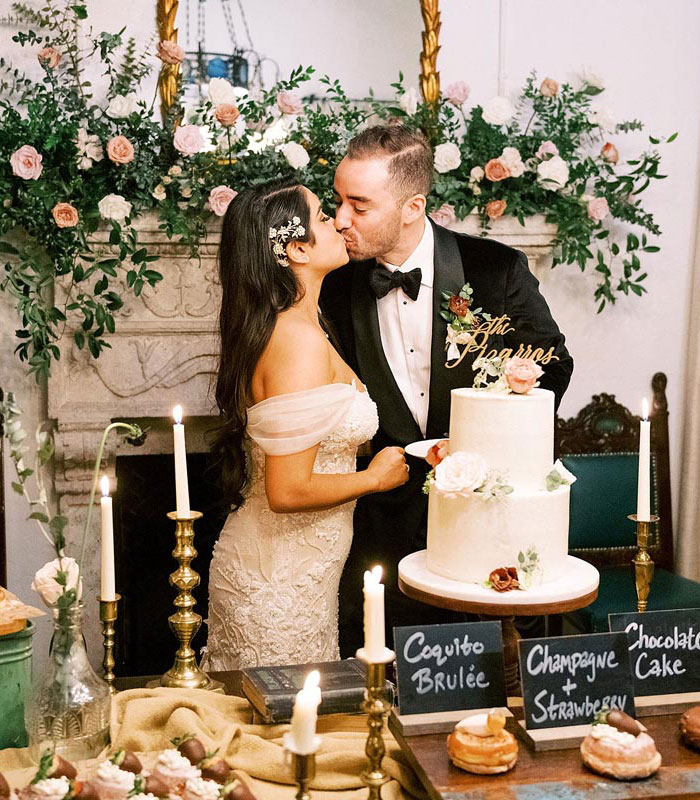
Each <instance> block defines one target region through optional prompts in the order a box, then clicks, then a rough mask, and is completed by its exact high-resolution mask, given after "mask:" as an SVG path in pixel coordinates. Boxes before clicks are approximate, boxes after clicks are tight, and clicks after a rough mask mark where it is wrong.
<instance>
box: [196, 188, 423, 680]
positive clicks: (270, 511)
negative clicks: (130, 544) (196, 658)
mask: <svg viewBox="0 0 700 800" xmlns="http://www.w3.org/2000/svg"><path fill="white" fill-rule="evenodd" d="M347 261H348V255H347V252H346V250H345V242H344V240H343V237H342V235H341V234H339V233H338V232H337V231H336V230H335V227H334V225H333V219H332V218H331V217H329V216H327V215H326V214H324V213H323V210H322V208H321V204H320V202H319V200H318V198H317V197H316V195H315V194H313V192H311V191H309V190H308V189H306V188H305V187H304V186H301V185H300V184H298V183H290V182H279V181H277V182H272V183H267V184H263V185H260V186H256V187H253V188H251V189H246V190H245V191H242V192H241V193H240V194H239V195H238V196H237V197H236V198H235V199H234V200H233V201H232V202H231V204H230V206H229V208H228V211H227V212H226V216H225V218H224V221H223V229H222V234H221V248H220V253H219V272H220V280H221V289H222V303H221V312H220V321H219V327H220V337H221V342H220V346H221V354H220V359H219V372H218V378H217V384H216V402H217V405H218V407H219V411H220V415H221V426H220V429H219V432H218V438H217V441H216V444H215V451H217V452H218V454H219V456H220V457H221V462H222V477H223V480H224V484H225V487H226V489H227V490H228V492H229V493H230V496H231V498H232V499H233V505H234V507H237V510H235V511H233V512H232V513H231V514H230V515H229V517H228V519H227V521H226V524H225V525H224V527H223V530H222V531H221V535H220V537H219V540H218V541H217V543H216V546H215V548H214V555H213V558H212V562H211V568H210V574H209V619H208V626H209V637H208V641H207V647H206V651H205V653H206V655H205V660H204V665H205V667H206V668H207V669H210V670H231V669H239V668H241V667H245V666H256V665H272V664H294V663H305V662H312V661H329V660H334V659H337V658H338V657H339V654H338V584H339V581H340V575H341V572H342V569H343V565H344V563H345V559H346V557H347V554H348V551H349V549H350V542H351V539H352V516H353V510H354V501H355V500H356V499H357V498H358V497H361V496H362V495H365V494H369V493H370V492H385V491H388V490H390V489H393V488H395V487H396V486H400V485H401V484H403V483H405V482H406V480H407V478H408V466H407V465H406V462H405V460H404V457H403V450H402V449H401V448H398V447H388V448H386V449H384V450H382V451H381V452H380V453H378V454H377V455H376V456H375V457H374V459H373V460H372V461H371V463H370V465H369V467H368V468H367V469H366V470H363V471H360V472H357V471H356V468H355V454H356V451H357V448H358V446H359V445H360V444H362V443H363V442H365V441H367V440H368V439H370V438H371V437H372V436H373V435H374V433H375V432H376V430H377V411H376V407H375V405H374V403H373V402H372V400H371V399H370V397H369V396H368V395H367V393H366V392H365V390H364V387H363V385H362V384H361V383H360V382H359V380H358V379H357V377H356V376H355V374H354V373H353V371H352V370H351V369H350V367H349V366H348V365H347V364H346V363H345V362H344V361H343V359H342V358H341V357H340V355H339V354H338V352H337V351H336V350H335V348H334V347H333V345H332V344H331V342H330V341H329V338H328V336H327V334H326V332H325V331H324V329H323V327H322V324H321V322H320V321H319V313H318V298H319V293H320V291H321V283H322V282H323V278H324V276H325V275H326V274H327V273H329V272H330V271H331V270H334V269H337V268H338V267H340V266H342V265H343V264H346V263H347ZM350 601H351V602H356V603H360V602H362V598H360V597H356V598H351V600H350Z"/></svg>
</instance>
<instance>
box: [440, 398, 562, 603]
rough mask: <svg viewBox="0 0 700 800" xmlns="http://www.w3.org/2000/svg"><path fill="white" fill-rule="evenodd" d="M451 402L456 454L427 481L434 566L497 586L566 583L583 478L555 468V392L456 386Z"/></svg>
mask: <svg viewBox="0 0 700 800" xmlns="http://www.w3.org/2000/svg"><path fill="white" fill-rule="evenodd" d="M451 400H452V405H451V414H450V439H449V445H448V452H449V454H448V455H447V456H446V457H445V458H443V459H442V460H441V461H440V462H439V463H438V464H437V465H436V466H435V468H434V470H433V472H432V473H431V474H430V476H429V478H428V481H427V482H426V491H429V496H430V497H429V511H428V540H427V567H428V569H429V570H430V571H431V572H433V573H435V574H437V575H441V576H443V577H446V578H451V579H453V580H457V581H461V582H467V583H478V584H481V585H484V584H485V585H486V586H487V587H491V588H494V589H497V590H503V589H507V588H516V587H519V588H521V589H527V588H530V587H535V586H538V585H540V584H545V583H547V582H549V581H552V580H555V579H557V578H561V577H562V573H563V571H564V569H565V563H566V559H567V550H568V533H569V484H570V483H571V482H572V481H573V480H575V478H574V476H572V475H571V474H570V473H568V472H567V471H566V470H565V469H564V468H563V466H561V465H560V464H559V463H557V464H553V455H554V394H553V393H552V392H550V391H548V390H546V389H530V391H529V392H527V393H525V394H514V393H510V392H503V393H501V392H495V391H485V390H483V389H454V390H453V391H452V398H451ZM513 568H515V569H513ZM516 571H517V573H516Z"/></svg>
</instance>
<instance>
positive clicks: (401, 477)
mask: <svg viewBox="0 0 700 800" xmlns="http://www.w3.org/2000/svg"><path fill="white" fill-rule="evenodd" d="M367 471H368V472H370V473H371V474H372V475H373V476H374V477H375V478H376V480H377V488H376V489H375V491H376V492H388V491H389V490H390V489H395V488H396V487H397V486H401V484H403V483H406V481H407V480H408V464H407V463H406V459H405V458H404V455H403V448H402V447H385V448H384V449H383V450H380V451H379V452H378V453H377V455H376V456H375V457H374V458H373V459H372V460H371V461H370V464H369V466H368V467H367Z"/></svg>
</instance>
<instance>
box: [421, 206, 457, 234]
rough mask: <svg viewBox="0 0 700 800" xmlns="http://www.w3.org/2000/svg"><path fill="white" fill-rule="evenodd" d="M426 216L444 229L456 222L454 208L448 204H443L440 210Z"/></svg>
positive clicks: (437, 209) (434, 210)
mask: <svg viewBox="0 0 700 800" xmlns="http://www.w3.org/2000/svg"><path fill="white" fill-rule="evenodd" d="M428 216H429V217H430V219H432V221H433V222H437V224H438V225H442V226H443V227H445V228H446V227H447V226H448V225H452V223H453V222H456V221H457V216H456V215H455V207H454V206H453V205H450V203H443V204H442V205H441V206H440V208H435V209H433V210H432V211H431V212H430V214H428Z"/></svg>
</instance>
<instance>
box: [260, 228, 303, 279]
mask: <svg viewBox="0 0 700 800" xmlns="http://www.w3.org/2000/svg"><path fill="white" fill-rule="evenodd" d="M305 233H306V228H305V227H304V226H303V225H302V224H301V220H300V219H299V217H292V219H291V222H288V223H287V224H286V225H282V227H280V228H270V232H269V233H268V238H269V239H270V240H271V241H273V242H274V244H273V245H272V252H273V253H274V254H275V259H276V260H277V263H278V264H279V265H280V266H281V267H288V266H289V259H288V258H287V252H286V250H285V245H286V244H287V242H289V241H291V240H292V239H297V238H299V237H300V236H303V235H304V234H305Z"/></svg>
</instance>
